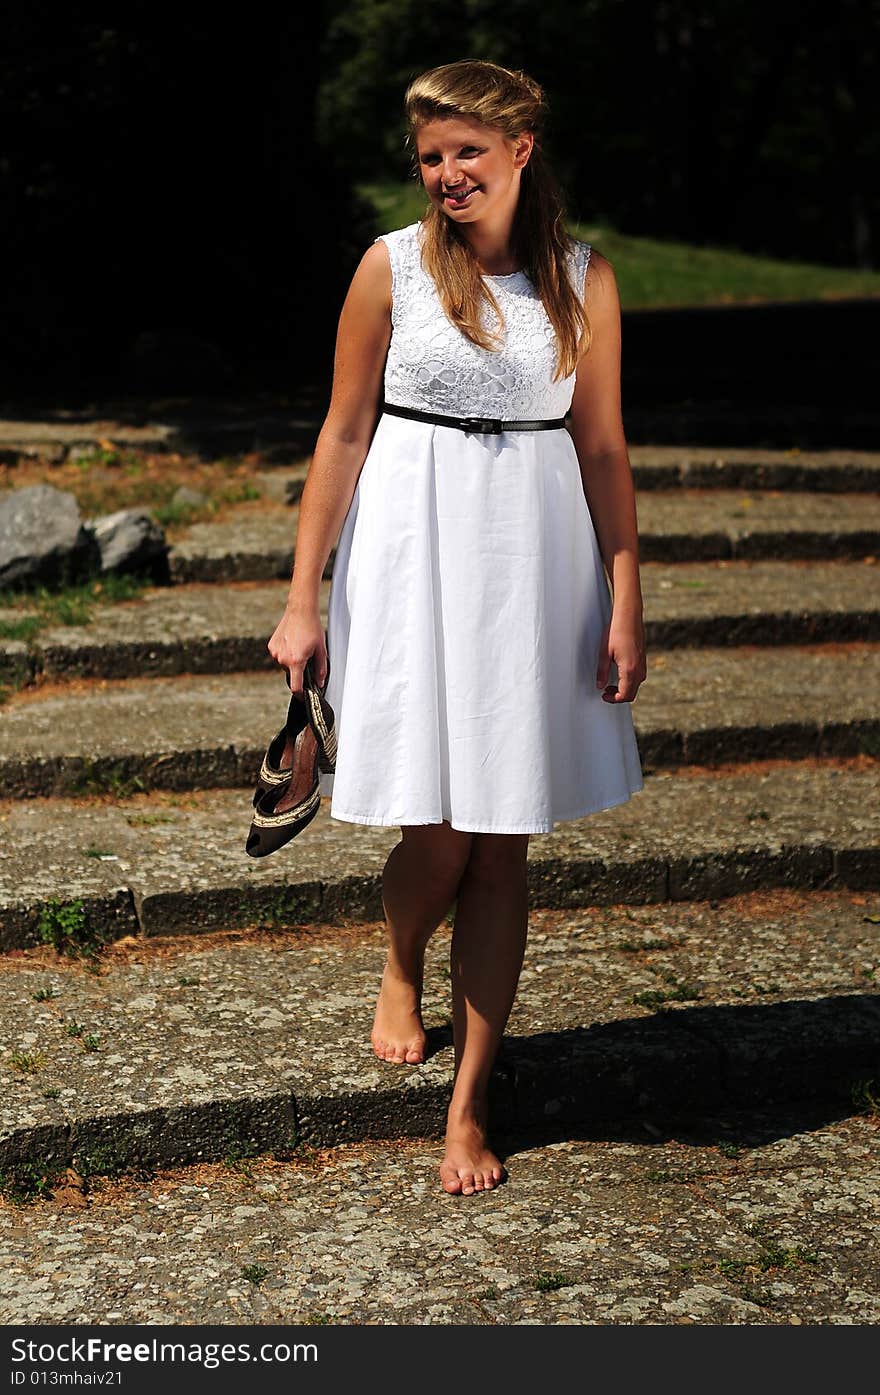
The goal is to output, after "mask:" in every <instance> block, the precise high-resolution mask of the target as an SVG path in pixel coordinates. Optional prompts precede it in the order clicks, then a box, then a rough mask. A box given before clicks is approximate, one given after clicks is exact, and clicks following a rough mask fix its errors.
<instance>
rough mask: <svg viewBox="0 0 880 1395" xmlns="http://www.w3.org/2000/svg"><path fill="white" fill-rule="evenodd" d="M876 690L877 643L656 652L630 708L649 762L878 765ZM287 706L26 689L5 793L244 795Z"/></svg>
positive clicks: (208, 681)
mask: <svg viewBox="0 0 880 1395" xmlns="http://www.w3.org/2000/svg"><path fill="white" fill-rule="evenodd" d="M878 682H880V646H876V645H871V644H861V643H852V644H829V645H813V646H805V647H795V646H790V647H788V648H785V649H779V650H774V651H772V652H771V651H769V650H768V649H767V648H766V647H761V646H752V647H749V646H744V647H741V648H736V649H730V650H727V649H717V648H715V649H710V648H703V649H670V650H665V651H661V652H659V653H654V654H653V655H652V656H651V661H650V664H649V672H648V678H647V681H646V682H645V683H644V684H643V685H642V687H641V688H640V690H639V693H638V696H637V699H636V701H635V702H634V703H633V705H632V713H633V720H634V722H635V726H636V733H637V737H638V743H639V750H640V753H641V758H642V763H643V765H644V766H645V767H647V768H657V767H659V768H663V767H675V766H679V765H682V764H688V765H691V764H695V763H702V764H709V765H718V764H720V763H723V762H728V761H748V760H761V759H764V758H766V757H769V756H779V757H786V758H789V759H802V758H804V757H806V756H849V755H859V754H876V753H877V751H878V741H880V713H878V710H877V699H876V694H877V691H878ZM288 700H289V694H288V689H287V684H286V681H285V679H284V676H283V674H282V672H281V670H280V669H279V668H278V667H277V665H276V666H275V667H274V671H273V672H268V673H262V672H261V673H233V674H223V675H212V676H209V677H202V676H192V675H182V676H179V677H176V678H145V679H120V680H117V681H111V680H100V681H91V680H71V681H70V682H68V683H64V684H60V685H58V684H56V685H52V684H46V685H42V686H38V687H36V688H32V689H24V690H22V691H20V692H18V693H16V694H14V695H13V696H12V697H11V698H10V700H9V701H8V702H7V703H6V705H5V706H4V708H3V718H2V723H0V796H2V795H10V796H14V797H16V798H34V797H35V796H38V795H59V794H76V793H80V794H96V793H104V792H108V791H113V792H117V793H121V792H124V791H128V792H131V791H133V790H136V789H172V790H184V789H204V788H207V787H214V786H242V785H248V784H250V783H251V782H252V780H253V781H255V779H256V772H257V770H258V769H259V765H260V762H261V760H262V756H263V753H264V751H265V749H266V746H267V745H268V743H269V740H270V738H271V737H272V736H274V734H275V732H276V731H277V730H279V728H280V727H281V726H282V725H283V722H284V718H285V715H286V712H287V705H288Z"/></svg>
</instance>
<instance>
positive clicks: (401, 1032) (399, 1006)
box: [370, 962, 427, 1066]
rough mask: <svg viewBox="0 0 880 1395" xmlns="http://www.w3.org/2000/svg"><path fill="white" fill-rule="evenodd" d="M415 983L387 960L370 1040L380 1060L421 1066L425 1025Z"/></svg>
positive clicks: (423, 1057) (423, 1053)
mask: <svg viewBox="0 0 880 1395" xmlns="http://www.w3.org/2000/svg"><path fill="white" fill-rule="evenodd" d="M419 998H420V994H419V991H418V988H417V987H416V985H415V984H414V983H413V982H412V981H411V980H409V979H407V978H404V977H401V976H400V975H399V974H398V973H396V972H395V971H394V970H393V969H392V967H391V965H390V964H389V963H387V962H386V964H385V969H384V972H383V974H382V986H381V988H380V989H379V1000H378V1002H377V1003H376V1016H375V1018H374V1019H373V1031H372V1034H371V1036H370V1041H371V1042H372V1044H373V1050H374V1051H375V1053H376V1055H377V1056H378V1057H379V1060H380V1061H392V1062H393V1063H394V1064H395V1065H398V1066H402V1065H409V1066H418V1065H421V1064H422V1062H423V1061H424V1059H425V1044H426V1041H427V1037H426V1036H425V1028H424V1024H423V1023H422V1013H421V1004H420V1002H419Z"/></svg>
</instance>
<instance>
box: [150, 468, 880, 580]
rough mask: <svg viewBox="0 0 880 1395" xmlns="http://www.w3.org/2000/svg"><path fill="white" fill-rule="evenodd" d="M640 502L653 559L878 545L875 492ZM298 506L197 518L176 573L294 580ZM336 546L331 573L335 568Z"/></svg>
mask: <svg viewBox="0 0 880 1395" xmlns="http://www.w3.org/2000/svg"><path fill="white" fill-rule="evenodd" d="M637 509H638V519H639V550H640V556H641V558H642V560H643V561H645V562H697V561H709V560H713V559H716V558H729V559H737V560H739V559H758V558H761V559H766V560H772V561H784V560H791V559H798V558H825V559H828V558H861V557H865V556H876V554H877V553H878V552H880V500H878V497H877V496H876V495H875V494H841V493H828V492H822V493H817V492H814V493H798V492H789V491H784V490H773V491H769V490H764V491H762V490H753V491H744V490H735V489H691V488H688V489H685V488H681V489H651V490H647V491H646V492H644V493H642V494H640V495H639V496H638V498H637ZM298 512H299V510H298V508H296V507H294V508H286V507H284V506H283V505H275V506H263V507H260V508H254V507H253V506H252V505H248V506H246V507H244V508H241V509H238V510H232V511H230V513H229V514H228V515H227V517H226V518H225V519H222V520H220V521H218V522H215V523H196V524H193V525H192V527H190V528H189V529H187V531H186V533H185V534H184V536H183V537H181V538H180V539H179V540H178V541H177V542H175V543H174V545H173V546H172V547H171V549H170V552H169V568H170V573H171V579H172V581H175V582H192V581H212V582H217V581H271V580H272V579H274V578H276V577H278V578H284V579H286V580H289V578H290V574H291V569H292V567H293V552H294V548H295V546H296V530H297V521H298ZM334 554H335V549H334V550H333V551H331V554H330V557H329V558H328V561H327V566H326V568H325V572H324V575H325V576H330V575H331V574H332V568H333V557H334Z"/></svg>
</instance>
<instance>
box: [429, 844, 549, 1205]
mask: <svg viewBox="0 0 880 1395" xmlns="http://www.w3.org/2000/svg"><path fill="white" fill-rule="evenodd" d="M473 839H474V843H473V847H472V849H471V855H470V858H469V860H468V864H467V867H466V868H465V871H464V875H463V877H462V879H461V885H460V886H459V889H458V898H457V903H456V914H455V927H454V929H453V934H452V949H451V954H450V967H451V971H452V1016H453V1024H454V1031H455V1085H454V1088H453V1092H452V1101H451V1103H450V1106H449V1113H448V1115H447V1121H446V1124H447V1127H446V1156H445V1157H444V1159H443V1162H442V1163H441V1165H440V1178H441V1181H442V1184H443V1189H444V1191H447V1192H459V1193H461V1194H463V1195H465V1196H468V1195H470V1194H472V1193H473V1192H480V1191H485V1190H488V1189H489V1188H491V1187H494V1186H496V1185H497V1184H498V1182H501V1181H503V1180H504V1176H505V1171H504V1167H503V1166H502V1164H501V1162H500V1161H499V1159H498V1158H497V1157H496V1155H495V1154H494V1153H493V1152H492V1151H491V1149H490V1148H489V1146H488V1143H487V1133H486V1131H487V1127H488V1117H487V1116H488V1095H489V1076H490V1074H491V1071H492V1065H493V1062H494V1060H495V1057H496V1055H497V1053H498V1047H499V1046H500V1044H501V1037H502V1034H503V1032H504V1028H505V1026H506V1024H507V1019H508V1017H509V1016H510V1010H511V1008H512V1007H513V1000H514V998H515V996H516V989H517V984H518V983H519V975H520V970H521V968H522V962H523V955H524V953H525V947H526V936H527V932H528V888H527V853H528V846H529V834H527V833H523V834H508V833H475V834H474V835H473Z"/></svg>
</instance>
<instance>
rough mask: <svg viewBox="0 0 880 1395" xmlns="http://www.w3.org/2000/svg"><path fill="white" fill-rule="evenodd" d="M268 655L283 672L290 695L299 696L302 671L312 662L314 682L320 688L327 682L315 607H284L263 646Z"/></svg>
mask: <svg viewBox="0 0 880 1395" xmlns="http://www.w3.org/2000/svg"><path fill="white" fill-rule="evenodd" d="M267 648H268V650H269V653H270V654H271V655H272V658H273V659H275V660H276V661H277V662H278V663H279V664H280V665H281V667H282V668H283V669H286V670H287V682H288V685H289V687H290V691H291V692H292V693H296V694H298V696H300V697H302V695H303V669H304V668H305V666H306V661H307V660H308V659H312V661H313V662H312V669H313V671H314V674H315V681H316V682H317V684H318V686H319V687H321V688H323V686H324V684H325V683H326V681H327V667H328V665H327V644H326V641H325V638H324V629H323V626H322V624H321V616H320V612H319V610H318V608H317V606H316V607H315V608H314V610H307V611H302V610H297V609H295V608H293V607H291V606H290V605H288V606H287V607H286V609H285V611H284V614H283V615H282V617H281V619H280V620H279V622H278V624H277V625H276V627H275V630H274V631H273V633H272V637H271V639H270V640H269V643H268V645H267Z"/></svg>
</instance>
